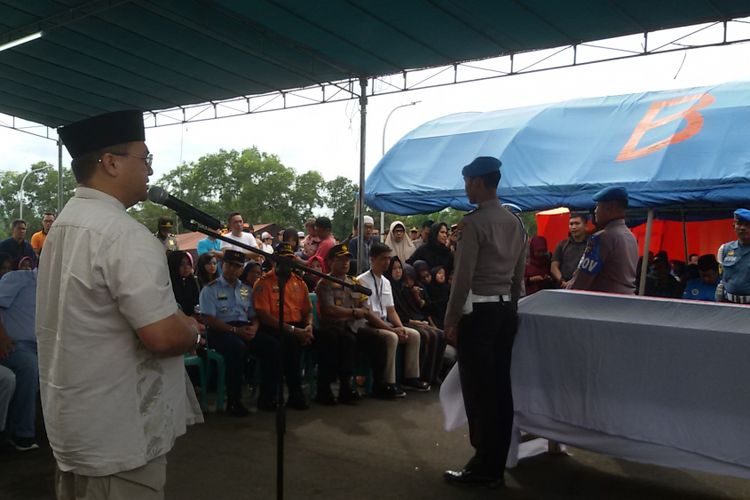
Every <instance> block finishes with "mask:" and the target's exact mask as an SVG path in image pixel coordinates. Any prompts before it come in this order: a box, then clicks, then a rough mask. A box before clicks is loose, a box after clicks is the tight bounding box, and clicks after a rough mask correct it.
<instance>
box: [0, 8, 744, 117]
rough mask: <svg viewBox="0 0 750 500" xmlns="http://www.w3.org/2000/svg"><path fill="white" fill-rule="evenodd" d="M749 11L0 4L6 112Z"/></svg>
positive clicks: (318, 79) (56, 113)
mask: <svg viewBox="0 0 750 500" xmlns="http://www.w3.org/2000/svg"><path fill="white" fill-rule="evenodd" d="M748 15H750V2H748V1H746V0H662V1H659V2H654V1H652V0H609V1H601V0H577V1H576V0H570V1H564V2H563V1H560V0H527V1H512V0H494V1H483V0H460V1H455V0H408V1H407V0H319V1H310V0H234V1H233V0H213V1H208V0H155V1H138V2H131V1H116V0H109V1H86V2H81V1H75V0H34V1H28V0H5V1H0V44H3V43H5V42H8V41H10V40H14V39H17V38H20V37H22V36H24V35H28V34H30V33H33V32H37V31H40V30H42V31H44V36H43V38H42V39H39V40H35V41H33V42H30V43H27V44H24V45H21V46H18V47H15V48H13V49H10V50H5V51H2V52H0V112H1V113H5V114H9V115H13V116H17V117H20V118H23V119H26V120H30V121H34V122H37V123H41V124H45V125H48V126H52V127H55V126H59V125H63V124H66V123H69V122H71V121H75V120H78V119H81V118H84V117H87V116H91V115H95V114H98V113H102V112H106V111H112V110H118V109H125V108H138V109H143V110H159V109H168V108H174V107H177V106H185V105H189V104H196V103H201V102H208V101H216V100H222V99H228V98H233V97H237V96H248V95H255V94H262V93H267V92H271V91H279V90H285V89H292V88H299V87H305V86H309V85H314V84H318V83H324V82H331V81H338V80H342V79H348V78H352V77H373V76H383V75H388V74H394V73H398V72H400V71H402V70H406V69H413V68H425V67H433V66H442V65H447V64H452V63H454V62H460V61H467V60H473V59H481V58H487V57H494V56H500V55H507V54H512V53H517V52H524V51H531V50H535V49H543V48H551V47H559V46H565V45H570V44H575V43H580V42H586V41H593V40H600V39H605V38H611V37H616V36H621V35H627V34H633V33H641V32H648V31H654V30H658V29H665V28H672V27H677V26H685V25H692V24H699V23H704V22H710V21H717V20H728V19H732V18H738V17H745V16H748Z"/></svg>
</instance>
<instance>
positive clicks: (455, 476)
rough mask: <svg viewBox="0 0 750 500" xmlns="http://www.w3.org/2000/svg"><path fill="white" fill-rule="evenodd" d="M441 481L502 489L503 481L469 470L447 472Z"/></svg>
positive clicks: (501, 478) (494, 476)
mask: <svg viewBox="0 0 750 500" xmlns="http://www.w3.org/2000/svg"><path fill="white" fill-rule="evenodd" d="M443 479H445V481H446V482H448V483H453V484H478V485H483V486H486V487H488V488H502V487H504V486H505V480H504V479H503V477H502V476H497V475H490V474H482V473H479V472H475V471H473V470H471V469H461V470H447V471H445V472H443Z"/></svg>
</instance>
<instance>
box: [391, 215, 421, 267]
mask: <svg viewBox="0 0 750 500" xmlns="http://www.w3.org/2000/svg"><path fill="white" fill-rule="evenodd" d="M385 244H386V245H388V246H389V247H391V250H392V253H393V255H394V256H396V257H398V259H399V260H400V261H401V262H406V261H407V260H409V257H411V255H412V254H413V253H414V251H415V250H416V248H415V247H414V243H413V242H412V241H411V238H410V237H409V235H407V234H406V226H404V223H403V222H401V221H400V220H397V221H394V222H392V223H391V228H390V229H389V230H388V235H387V236H386V237H385Z"/></svg>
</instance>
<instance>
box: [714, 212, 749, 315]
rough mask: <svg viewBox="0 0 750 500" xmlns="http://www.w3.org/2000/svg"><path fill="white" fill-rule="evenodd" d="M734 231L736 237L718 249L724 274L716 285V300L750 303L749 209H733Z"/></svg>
mask: <svg viewBox="0 0 750 500" xmlns="http://www.w3.org/2000/svg"><path fill="white" fill-rule="evenodd" d="M734 231H735V232H736V233H737V239H736V240H735V241H730V242H728V243H724V244H723V245H722V246H721V248H720V249H719V256H718V257H719V262H720V263H721V265H722V267H723V268H724V274H723V277H722V279H721V283H719V286H718V287H716V301H717V302H734V303H735V304H750V210H748V209H746V208H740V209H738V210H735V212H734Z"/></svg>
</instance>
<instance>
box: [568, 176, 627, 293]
mask: <svg viewBox="0 0 750 500" xmlns="http://www.w3.org/2000/svg"><path fill="white" fill-rule="evenodd" d="M594 201H595V202H596V210H595V211H594V218H595V219H596V220H595V221H594V222H595V224H596V228H597V230H598V231H597V232H595V233H594V234H593V235H591V238H589V242H588V245H587V246H586V250H584V252H583V257H581V261H580V262H579V264H578V269H576V271H575V273H574V274H573V278H572V279H571V280H570V282H569V283H568V286H567V288H569V289H573V290H591V291H596V292H609V293H621V294H625V295H633V294H634V293H635V276H636V274H635V268H636V265H637V264H638V241H637V240H636V239H635V236H633V233H631V232H630V229H628V226H626V225H625V209H627V208H628V192H627V190H626V189H625V188H624V187H619V186H613V187H608V188H605V189H602V190H601V191H599V192H598V193H596V194H595V195H594Z"/></svg>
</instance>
